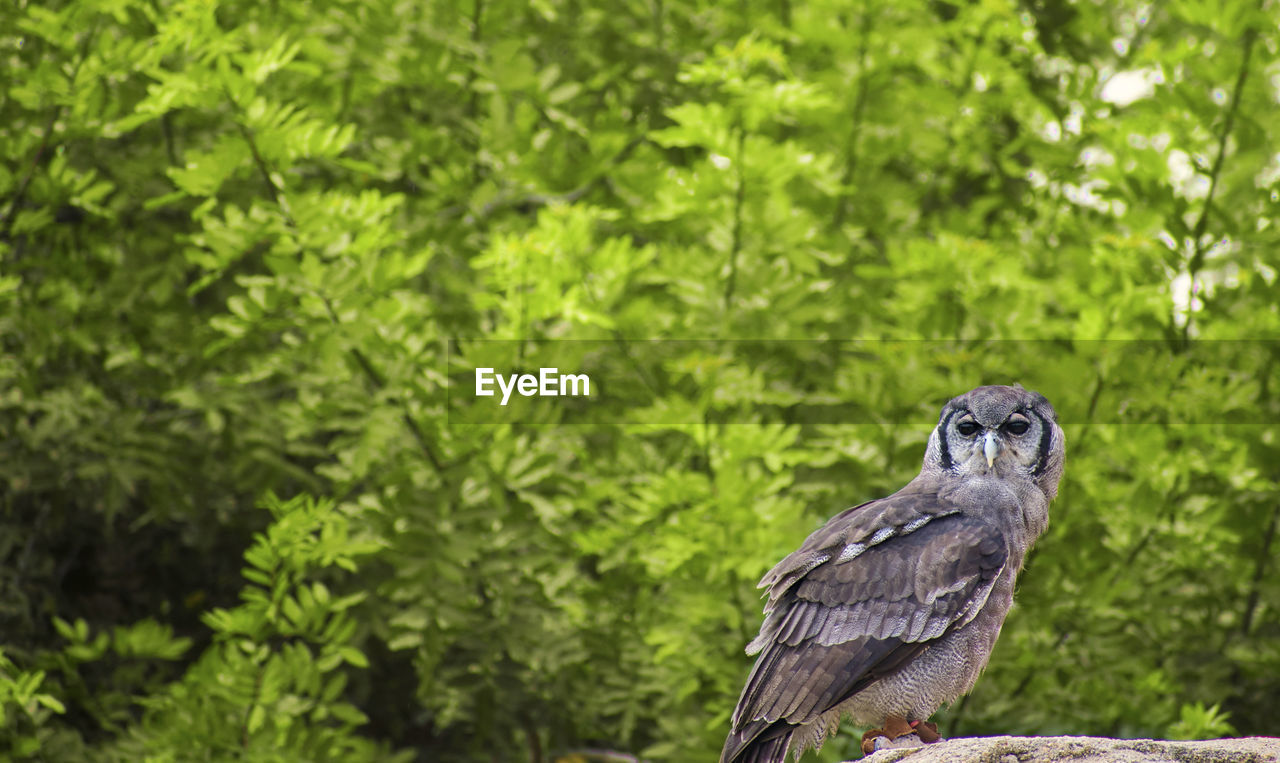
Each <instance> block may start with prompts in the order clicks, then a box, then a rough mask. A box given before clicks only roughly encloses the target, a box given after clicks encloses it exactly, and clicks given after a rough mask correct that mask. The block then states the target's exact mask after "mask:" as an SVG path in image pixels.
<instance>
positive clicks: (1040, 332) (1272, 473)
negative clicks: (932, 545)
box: [0, 0, 1280, 761]
mask: <svg viewBox="0 0 1280 763" xmlns="http://www.w3.org/2000/svg"><path fill="white" fill-rule="evenodd" d="M1276 22H1277V10H1276V8H1275V7H1273V6H1271V5H1268V4H1265V3H1261V4H1256V5H1255V4H1235V5H1232V6H1231V7H1230V8H1229V9H1227V10H1226V11H1224V10H1223V9H1222V8H1220V7H1219V6H1218V5H1214V6H1210V5H1208V4H1204V3H1174V4H1150V3H1138V2H1128V1H1125V2H1118V3H1102V4H1099V3H1070V2H1059V1H1057V0H1049V1H1048V2H1040V3H1020V2H1012V1H1009V0H993V1H992V2H983V3H976V4H973V3H969V4H965V3H950V2H924V1H923V0H921V1H918V2H917V1H916V0H908V1H906V2H904V1H903V0H893V2H888V1H887V0H858V1H857V2H854V1H852V0H811V1H810V2H805V3H799V2H791V1H787V0H784V1H783V2H769V3H764V2H757V1H756V0H749V1H744V2H739V3H735V4H728V5H725V4H715V3H706V2H689V3H664V2H654V3H629V2H615V3H607V4H603V5H602V4H595V5H591V4H586V5H584V4H579V3H571V2H567V0H538V1H537V2H533V3H516V2H512V1H511V0H468V1H467V2H448V1H446V0H442V1H440V2H431V3H417V4H412V3H410V4H405V3H397V2H389V1H388V0H369V1H368V2H362V3H351V2H346V1H345V0H322V1H320V2H313V3H306V4H300V3H288V2H276V3H265V4H264V3H250V2H244V1H242V0H231V1H230V2H223V3H210V2H206V1H205V0H155V1H153V2H142V0H109V1H108V0H59V1H58V2H47V3H35V2H17V3H10V4H7V5H6V6H5V7H4V9H3V10H0V70H2V71H5V72H6V73H11V76H9V77H6V78H3V80H0V91H2V92H3V97H2V98H0V346H2V347H3V352H0V501H2V502H3V513H2V514H0V633H3V634H4V635H3V641H4V654H5V655H6V656H5V657H4V658H0V710H3V719H4V721H3V725H0V750H3V751H4V754H5V755H8V756H9V757H12V758H14V759H23V758H24V757H25V758H27V759H57V760H71V761H74V760H125V759H128V760H135V759H141V758H147V759H155V760H178V759H183V760H186V759H189V758H192V757H201V756H203V757H205V758H208V759H211V760H212V759H219V760H220V759H225V758H242V759H253V760H323V759H333V760H360V759H378V760H383V759H390V758H393V757H394V756H395V755H397V754H399V755H400V756H401V757H403V758H404V759H418V760H433V761H434V760H441V761H464V760H468V761H469V760H481V759H484V760H492V759H497V760H513V761H523V760H530V761H545V760H555V759H557V758H563V757H569V756H570V755H571V754H573V753H575V751H579V752H580V751H582V750H585V749H603V750H615V751H621V752H627V753H629V754H632V755H636V756H639V757H643V758H645V759H648V760H671V761H684V760H708V759H714V757H715V755H716V753H717V751H718V748H719V745H720V743H721V742H722V740H723V737H724V734H725V732H726V730H727V725H728V716H729V713H730V711H731V709H732V706H733V703H734V701H735V699H736V695H737V692H738V691H739V689H740V688H741V685H742V682H743V681H744V679H745V677H746V672H747V670H748V667H749V660H748V659H747V658H746V657H745V655H743V653H742V648H743V646H744V645H745V643H746V642H747V641H748V640H749V639H750V637H751V636H752V635H753V634H754V631H755V628H756V627H757V625H758V623H759V619H760V612H759V608H760V602H759V600H758V599H757V593H758V592H757V591H756V590H755V588H754V584H755V581H756V580H758V579H759V577H760V575H761V574H762V573H763V572H764V571H765V570H766V569H768V568H769V566H770V565H772V564H773V563H774V562H775V561H776V560H777V559H778V558H780V557H781V556H782V555H783V554H785V553H786V552H788V551H790V550H791V549H792V548H794V547H795V545H796V544H797V543H798V542H799V541H800V540H801V539H802V538H803V537H804V536H805V534H806V533H807V532H809V531H811V530H812V529H813V528H814V527H816V526H817V525H818V524H819V523H820V522H821V521H823V520H824V519H825V518H826V517H828V516H830V515H832V514H834V513H836V512H837V511H839V510H841V509H843V508H845V507H847V506H849V505H853V504H855V503H857V502H860V501H863V500H866V499H869V498H874V497H877V496H880V495H884V494H885V493H887V492H889V491H891V490H893V489H896V487H898V486H900V485H901V484H902V483H903V482H905V481H906V480H907V479H908V478H909V477H910V476H911V475H913V474H914V473H915V472H916V470H917V469H918V465H919V460H920V457H921V454H922V452H923V446H924V442H925V440H926V438H927V436H928V432H929V429H930V427H931V425H932V423H933V417H934V416H936V411H937V409H938V407H939V406H940V405H941V404H942V403H943V402H944V401H945V400H946V399H948V398H949V397H951V396H953V395H955V394H957V393H959V392H962V391H964V390H967V389H969V388H971V387H973V386H975V385H977V384H981V383H1009V382H1014V381H1020V382H1022V383H1023V384H1024V385H1025V386H1028V387H1030V388H1033V389H1038V390H1039V391H1041V392H1043V393H1044V394H1046V395H1047V396H1048V397H1049V398H1050V399H1051V400H1052V401H1053V402H1054V404H1055V405H1056V406H1057V408H1058V410H1059V412H1060V414H1061V419H1062V423H1063V426H1064V428H1065V431H1066V433H1067V438H1068V443H1067V448H1068V457H1067V458H1068V461H1067V471H1066V478H1065V480H1064V483H1063V487H1062V493H1061V496H1060V498H1059V499H1058V502H1057V503H1055V504H1054V507H1053V510H1052V520H1051V526H1050V530H1049V533H1048V534H1047V535H1046V537H1045V538H1043V539H1042V541H1041V543H1040V545H1039V546H1038V547H1037V550H1036V551H1035V553H1034V554H1033V556H1032V558H1031V559H1030V561H1029V565H1028V568H1027V570H1026V571H1025V573H1024V577H1023V579H1022V583H1021V587H1020V591H1019V599H1018V601H1019V605H1018V606H1017V607H1016V608H1015V610H1014V611H1013V613H1012V614H1011V616H1010V619H1009V621H1008V623H1007V625H1006V628H1005V632H1004V634H1003V636H1002V638H1001V640H1000V642H999V646H998V647H997V650H996V653H995V655H994V656H993V658H992V662H991V665H990V667H989V669H988V670H987V672H986V674H985V676H984V677H983V679H982V680H981V681H980V682H979V684H978V686H977V688H976V689H975V691H974V693H973V694H972V695H971V696H970V697H969V698H967V699H965V700H962V701H961V702H960V703H957V704H956V705H955V706H953V707H952V708H951V709H950V710H948V711H945V713H944V714H943V716H942V717H941V721H942V724H943V730H944V732H945V733H947V734H952V735H957V734H958V735H963V734H983V733H1023V734H1033V733H1041V734H1050V733H1065V732H1070V733H1088V734H1105V735H1116V736H1157V737H1174V738H1183V737H1200V736H1216V735H1222V734H1231V733H1236V732H1237V731H1238V732H1239V733H1243V734H1252V733H1274V727H1272V726H1269V725H1268V724H1269V723H1271V722H1272V721H1271V719H1270V717H1269V715H1268V714H1267V712H1266V711H1267V709H1268V708H1270V707H1274V706H1278V705H1280V683H1278V682H1277V678H1276V676H1280V575H1277V574H1276V559H1277V553H1276V549H1277V548H1278V547H1280V546H1278V545H1277V540H1276V535H1277V533H1278V532H1280V512H1278V510H1277V508H1276V506H1277V504H1276V500H1275V497H1276V489H1275V486H1276V484H1277V482H1278V481H1280V440H1278V439H1277V438H1278V436H1280V432H1278V431H1277V430H1278V426H1277V422H1280V398H1278V397H1277V395H1278V390H1280V345H1278V344H1277V343H1276V341H1275V339H1276V337H1277V336H1280V311H1277V308H1276V305H1277V304H1280V283H1278V278H1277V265H1276V263H1275V261H1274V257H1272V256H1271V252H1273V251H1275V249H1276V246H1277V244H1278V243H1280V242H1277V240H1276V231H1277V230H1280V228H1278V227H1277V215H1278V213H1280V186H1278V185H1277V184H1278V183H1280V171H1278V170H1277V165H1276V162H1275V156H1276V153H1277V146H1278V145H1280V135H1277V130H1278V129H1280V128H1278V127H1277V123H1276V121H1275V120H1274V119H1273V118H1271V116H1272V113H1273V112H1274V107H1275V93H1274V87H1273V82H1272V80H1273V76H1272V75H1273V74H1274V71H1275V69H1276V66H1277V64H1278V63H1280V54H1278V53H1277V51H1278V50H1280V38H1278V37H1277V35H1276V29H1277V23H1276ZM494 340H502V342H495V341H494ZM655 340H656V341H655ZM492 358H499V359H502V358H506V359H507V362H508V365H509V366H510V367H508V368H505V369H500V370H502V371H504V372H511V371H514V370H518V369H522V368H534V367H536V366H538V365H548V366H550V365H556V366H558V367H559V368H561V369H562V370H566V371H572V370H576V369H590V370H591V372H592V374H593V376H592V378H593V380H594V381H596V382H597V385H598V386H599V385H603V386H602V387H601V388H600V390H599V392H598V394H597V393H596V391H595V390H593V397H592V398H589V399H587V400H585V401H578V402H573V403H570V402H569V401H568V400H567V399H562V400H528V401H521V402H520V404H519V405H517V406H513V407H512V408H511V409H509V410H506V411H505V412H504V411H498V412H496V413H495V412H494V410H493V409H488V408H483V407H482V405H483V404H484V402H485V401H482V400H479V399H475V398H472V397H471V396H470V394H469V388H468V387H467V386H466V385H467V380H468V379H469V378H470V377H469V376H468V374H472V373H474V369H475V368H476V367H477V366H483V365H485V363H486V362H492ZM544 361H545V362H544ZM451 382H452V383H453V385H454V386H452V387H449V386H448V385H449V384H450V383H451ZM466 422H472V423H470V424H468V423H466ZM474 422H482V423H479V424H476V423H474ZM275 495H294V496H299V497H297V498H294V499H291V500H288V501H282V500H279V499H276V498H274V497H272V496H275ZM263 496H267V497H266V498H265V499H263V498H262V497H263ZM306 496H323V498H309V497H306ZM260 501H265V505H266V507H267V508H268V509H269V511H270V517H269V518H268V517H267V516H266V515H265V514H264V513H263V512H261V511H259V510H258V509H256V508H255V506H256V505H257V504H258V503H259V502H260ZM245 549H248V551H246V550H245ZM241 559H243V560H244V563H243V564H242V562H241ZM17 666H23V667H22V669H19V668H18V667H17ZM1228 717H1229V718H1230V721H1231V722H1230V724H1228V723H1227V719H1228ZM856 748H857V744H856V734H855V733H854V732H853V731H852V730H846V732H845V733H844V734H843V735H842V736H841V737H840V738H839V739H837V740H836V741H835V742H833V743H832V744H831V745H828V747H827V749H825V750H824V751H823V753H822V754H821V755H820V756H814V759H822V760H838V759H842V756H843V757H850V756H852V755H853V754H855V753H854V752H853V751H854V750H855V749H856ZM397 751H398V752H397Z"/></svg>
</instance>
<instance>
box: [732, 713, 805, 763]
mask: <svg viewBox="0 0 1280 763" xmlns="http://www.w3.org/2000/svg"><path fill="white" fill-rule="evenodd" d="M796 728H797V727H796V726H794V725H792V724H790V723H787V722H786V721H773V722H770V721H752V722H750V723H748V724H747V725H745V726H743V727H742V728H741V729H738V730H736V731H733V732H730V734H729V738H728V739H726V740H725V742H724V751H723V752H721V753H720V763H784V761H786V759H787V748H789V747H790V746H791V736H792V734H794V733H795V731H796Z"/></svg>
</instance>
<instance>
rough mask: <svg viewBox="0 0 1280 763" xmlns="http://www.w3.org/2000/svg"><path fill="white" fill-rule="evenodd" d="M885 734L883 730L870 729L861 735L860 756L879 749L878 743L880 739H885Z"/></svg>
mask: <svg viewBox="0 0 1280 763" xmlns="http://www.w3.org/2000/svg"><path fill="white" fill-rule="evenodd" d="M885 733H886V732H885V730H884V729H871V730H870V731H868V732H867V733H865V734H863V735H862V754H863V755H870V754H871V753H873V752H875V751H876V750H878V749H880V747H879V745H878V742H879V740H881V739H887V737H885Z"/></svg>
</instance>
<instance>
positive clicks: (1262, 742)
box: [861, 737, 1280, 763]
mask: <svg viewBox="0 0 1280 763" xmlns="http://www.w3.org/2000/svg"><path fill="white" fill-rule="evenodd" d="M904 758H910V759H911V760H910V761H908V762H907V763H1064V762H1069V763H1104V762H1105V763H1117V762H1118V763H1280V738H1276V737H1244V738H1240V739H1210V740H1205V741H1198V742H1169V741H1164V740H1159V739H1106V738H1101V737H970V738H965V739H948V740H946V741H944V742H938V743H937V744H931V745H927V746H925V747H916V748H914V749H906V750H880V751H878V752H876V753H874V754H872V755H868V756H867V757H865V758H863V759H862V761H861V763H897V761H900V760H903V759H904Z"/></svg>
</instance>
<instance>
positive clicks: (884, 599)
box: [722, 491, 1008, 761]
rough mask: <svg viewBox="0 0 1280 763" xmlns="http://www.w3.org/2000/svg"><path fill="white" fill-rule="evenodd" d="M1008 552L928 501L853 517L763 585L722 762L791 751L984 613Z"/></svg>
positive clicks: (875, 504)
mask: <svg viewBox="0 0 1280 763" xmlns="http://www.w3.org/2000/svg"><path fill="white" fill-rule="evenodd" d="M1007 557H1008V550H1007V546H1006V543H1005V539H1004V537H1003V536H1002V535H1001V534H1000V532H999V530H997V529H996V528H994V527H991V526H990V525H987V524H985V523H983V522H981V521H979V520H977V519H974V518H972V517H968V516H965V515H963V514H961V513H960V510H959V508H957V507H955V506H952V505H949V504H947V503H945V502H942V501H940V500H939V499H938V497H937V495H936V494H935V493H932V492H905V491H904V492H900V493H897V494H895V495H892V496H890V497H888V498H884V499H881V500H879V501H872V502H871V503H867V504H863V505H862V506H858V507H855V508H853V509H849V510H848V511H845V512H843V513H841V514H839V515H837V516H836V517H834V518H832V519H831V521H829V522H828V523H827V524H826V525H824V526H823V527H822V528H821V529H819V530H818V531H816V532H815V533H813V535H811V536H809V538H808V539H807V540H806V541H805V542H804V544H803V545H802V546H801V547H800V549H799V550H797V551H796V552H795V553H793V554H791V555H790V556H788V557H787V558H785V559H783V560H782V562H780V563H779V564H778V566H776V567H774V568H773V570H771V571H770V572H769V574H767V575H765V577H764V579H763V580H761V581H760V586H761V587H765V586H768V587H769V600H768V603H767V604H766V606H765V613H766V615H767V617H766V618H765V622H764V625H763V626H761V628H760V635H759V636H758V637H756V639H755V640H754V641H752V643H751V645H750V646H749V647H748V648H747V652H748V654H755V653H757V652H759V653H760V657H759V659H758V660H757V661H756V664H755V667H754V668H753V669H752V671H751V676H750V678H748V679H747V685H746V688H745V689H744V690H743V692H742V698H741V699H740V700H739V701H738V706H737V708H736V709H735V710H734V713H733V732H732V733H731V734H730V735H729V739H728V740H727V741H726V744H725V749H724V755H723V757H722V760H723V761H731V760H734V759H735V758H736V757H737V756H738V753H739V752H741V751H743V750H744V748H746V747H747V746H748V745H750V744H752V742H755V743H756V746H760V745H761V744H762V743H763V742H765V741H766V740H768V739H770V738H771V737H779V738H780V740H781V741H782V742H783V743H785V739H786V737H787V736H789V734H788V732H789V730H790V729H792V728H794V726H795V725H797V724H803V723H808V722H810V721H813V720H814V719H816V718H818V717H819V716H821V715H822V714H823V713H825V712H827V711H828V710H831V709H832V708H834V707H836V706H837V705H839V704H840V703H841V702H843V701H844V700H845V699H848V698H849V697H850V696H852V695H853V694H855V693H857V692H858V691H861V690H862V689H864V688H866V687H867V686H868V685H870V684H871V683H872V682H874V681H875V680H876V679H878V678H880V677H882V676H884V675H886V674H888V673H891V672H893V671H894V670H896V669H897V668H898V667H900V666H901V665H903V664H904V663H906V662H907V661H909V660H910V659H912V658H913V657H914V656H915V655H916V654H917V653H919V651H920V650H921V649H923V648H924V647H925V646H927V645H928V644H929V642H931V641H933V640H935V639H938V638H940V637H941V636H942V635H943V634H944V633H946V632H947V631H948V629H950V628H952V627H957V626H959V625H963V624H965V623H967V622H969V621H970V620H971V619H973V617H974V616H975V615H976V614H977V613H978V611H979V610H981V609H982V606H983V605H984V604H985V603H986V600H987V596H988V594H990V592H991V588H992V586H993V585H994V584H995V580H996V578H997V577H998V576H999V574H1000V571H1001V570H1002V569H1003V567H1004V565H1005V561H1006V559H1007Z"/></svg>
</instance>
